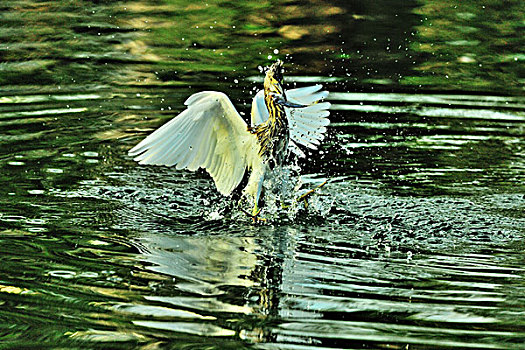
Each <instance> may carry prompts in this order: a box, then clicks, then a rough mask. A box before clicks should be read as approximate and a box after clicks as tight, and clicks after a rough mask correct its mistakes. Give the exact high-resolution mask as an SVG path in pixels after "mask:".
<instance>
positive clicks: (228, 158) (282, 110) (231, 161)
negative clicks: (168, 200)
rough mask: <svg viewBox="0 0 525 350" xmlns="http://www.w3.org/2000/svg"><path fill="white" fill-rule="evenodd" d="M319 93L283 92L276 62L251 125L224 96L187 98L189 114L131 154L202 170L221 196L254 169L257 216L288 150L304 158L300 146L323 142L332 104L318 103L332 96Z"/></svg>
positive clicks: (250, 190)
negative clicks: (269, 176)
mask: <svg viewBox="0 0 525 350" xmlns="http://www.w3.org/2000/svg"><path fill="white" fill-rule="evenodd" d="M320 90H321V85H316V86H310V87H305V88H299V89H292V90H288V91H287V92H285V91H284V89H283V88H282V63H281V62H280V61H278V62H277V63H275V64H273V65H272V66H271V67H270V68H269V69H268V71H267V72H266V76H265V80H264V90H262V91H259V93H257V95H256V96H255V98H254V100H253V103H252V113H251V126H250V127H248V125H247V124H246V122H244V120H243V119H242V118H241V116H240V115H239V113H238V112H237V111H236V110H235V107H234V106H233V104H232V103H231V101H230V99H229V98H228V97H227V96H226V95H225V94H223V93H221V92H216V91H204V92H199V93H196V94H193V95H192V96H190V97H189V98H188V99H187V100H186V102H185V105H187V106H188V108H187V109H186V110H184V111H183V112H182V113H180V114H179V115H178V116H177V117H175V118H173V119H172V120H170V121H169V122H168V123H166V124H165V125H163V126H162V127H160V128H159V129H157V130H156V131H155V132H153V133H152V134H151V135H149V136H148V137H147V138H145V139H144V140H143V141H141V142H140V143H139V144H138V145H136V146H135V147H133V148H132V149H131V150H130V151H129V154H130V155H132V156H135V158H134V159H135V160H136V161H138V162H139V164H151V165H166V166H173V165H176V167H177V169H184V168H186V169H189V170H192V171H194V170H197V169H198V168H204V169H206V170H207V171H208V173H209V174H210V175H211V176H212V178H213V180H214V181H215V185H216V186H217V189H218V190H219V192H220V193H222V194H223V195H229V194H231V192H232V191H233V190H234V189H235V188H236V187H237V186H238V185H239V183H240V182H241V180H242V178H243V176H244V174H245V172H246V170H250V171H251V174H250V177H249V179H248V183H247V185H246V187H245V188H244V190H243V194H244V195H245V196H247V197H249V198H251V199H252V200H253V205H254V208H253V211H252V215H253V216H256V215H257V214H258V212H259V210H258V202H259V197H260V195H261V191H262V184H263V182H264V179H265V174H266V173H267V171H268V170H269V169H272V168H274V167H276V166H282V164H283V163H284V161H285V159H286V157H287V155H288V150H289V149H291V151H292V152H293V153H295V154H296V155H298V156H301V157H304V156H305V155H304V153H303V152H302V151H301V150H300V149H299V147H298V146H297V144H300V145H303V146H306V147H309V148H314V149H315V148H316V146H317V145H319V141H321V140H322V139H323V138H324V135H323V134H324V132H325V131H326V127H325V126H326V125H328V124H329V120H328V119H327V118H326V117H327V116H328V115H329V112H328V108H329V107H330V104H329V103H328V102H322V103H317V102H318V101H319V100H321V99H323V98H325V97H326V96H327V95H328V92H326V91H320Z"/></svg>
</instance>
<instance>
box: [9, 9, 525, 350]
mask: <svg viewBox="0 0 525 350" xmlns="http://www.w3.org/2000/svg"><path fill="white" fill-rule="evenodd" d="M524 13H525V8H524V5H523V2H522V1H518V0H509V1H505V2H500V1H484V2H479V1H474V0H467V1H461V2H453V1H446V0H443V1H429V0H418V1H385V0H381V1H374V2H372V1H368V2H365V1H362V2H360V1H338V0H336V1H330V2H329V1H314V0H311V1H305V2H298V1H268V0H261V1H244V2H226V1H220V0H216V1H215V0H210V1H207V2H195V1H181V0H137V1H118V0H115V1H110V0H100V1H94V0H93V1H88V0H58V1H45V0H42V1H36V0H34V1H31V0H5V1H3V2H2V3H1V4H0V167H1V172H0V254H1V255H0V256H1V261H2V264H1V266H0V349H4V348H5V349H7V348H13V349H24V348H53V349H54V348H66V347H67V348H69V349H88V348H107V349H119V348H121V349H129V348H144V349H245V348H246V349H248V348H255V349H301V350H302V349H385V348H390V349H442V348H448V349H525V269H524V268H523V266H524V264H525V255H524V249H525V244H524V239H523V238H524V235H525V138H524V135H525V97H524V95H523V91H524V88H523V87H524V83H525V78H524V77H525V69H524V67H525V66H524V65H523V60H524V59H525V53H524V51H523V48H524V47H525V42H524V36H523V30H524V29H525V18H524V15H523V14H524ZM276 59H281V60H283V61H284V64H285V69H286V71H285V83H286V86H287V87H289V88H293V87H301V86H308V85H312V84H317V83H320V84H323V86H324V87H325V88H326V89H327V90H329V91H330V92H331V94H330V95H329V97H328V101H329V102H331V104H332V107H331V116H330V119H331V124H330V126H329V128H328V136H327V138H326V140H325V141H324V142H323V143H322V145H321V147H320V149H319V150H316V151H311V152H310V153H309V155H308V157H307V158H306V159H305V160H301V161H300V162H299V166H300V167H301V174H302V175H304V179H305V181H306V180H307V181H312V182H315V181H324V179H328V183H327V185H325V186H324V187H323V188H322V189H321V190H320V191H319V192H318V193H317V194H316V195H315V196H314V197H313V199H312V201H313V204H312V205H311V208H310V209H309V210H308V211H307V212H303V213H297V215H283V216H282V217H281V218H278V219H275V220H271V221H269V222H268V223H267V224H264V225H253V224H252V223H251V220H250V218H248V217H246V216H245V215H244V214H242V212H239V211H238V212H235V210H234V212H233V213H232V212H229V211H226V210H224V208H225V207H227V206H228V204H229V198H225V197H222V196H221V195H220V194H219V193H218V192H217V191H216V189H215V186H214V184H213V182H212V180H211V179H210V177H209V176H208V175H207V173H206V172H204V171H198V172H188V171H177V170H175V169H172V168H166V167H153V166H140V165H138V164H137V163H136V162H134V161H133V160H132V159H131V157H129V156H128V155H127V151H128V150H129V149H130V148H131V147H133V146H134V145H135V144H137V143H138V142H139V141H140V140H142V139H143V138H144V137H145V136H146V135H147V134H149V133H150V132H151V131H152V130H154V129H155V128H157V127H159V126H160V125H162V124H164V123H165V122H166V121H168V120H170V119H171V118H172V117H173V116H175V115H176V114H178V113H179V112H180V111H182V110H183V108H184V105H183V102H184V101H185V99H186V98H187V97H188V96H189V95H191V94H192V93H195V92H198V91H202V90H217V91H222V92H225V93H226V94H228V96H229V97H230V98H231V100H232V101H233V103H234V104H235V106H236V107H237V108H238V110H239V111H241V115H242V116H243V117H244V118H246V119H248V118H249V114H250V104H251V99H252V98H253V96H254V95H255V93H256V92H257V91H258V90H260V89H261V88H262V78H263V76H262V74H261V72H260V69H261V68H262V67H265V66H268V65H270V64H271V63H272V62H274V61H275V60H276Z"/></svg>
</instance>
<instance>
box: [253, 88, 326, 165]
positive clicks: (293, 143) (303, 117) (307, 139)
mask: <svg viewBox="0 0 525 350" xmlns="http://www.w3.org/2000/svg"><path fill="white" fill-rule="evenodd" d="M322 87H323V86H322V85H313V86H307V87H303V88H297V89H291V90H286V97H287V100H288V101H290V102H292V103H296V104H300V105H306V106H307V107H303V108H290V107H285V111H286V116H287V117H288V124H289V126H290V150H291V151H292V152H293V153H295V154H296V155H297V156H299V157H304V156H305V154H304V152H303V151H301V149H300V148H299V147H298V146H299V145H300V146H306V147H308V148H312V149H317V146H318V145H319V144H320V141H322V140H323V139H324V133H325V132H326V126H327V125H328V124H330V120H329V119H328V118H327V117H328V116H329V115H330V112H329V111H328V109H329V108H330V103H329V102H318V101H320V100H322V99H324V98H326V97H327V96H328V91H321V89H322ZM268 117H269V115H268V109H267V108H266V104H265V103H264V91H262V90H261V91H259V92H258V93H257V95H255V98H254V99H253V103H252V126H253V125H257V124H261V123H263V122H265V121H266V120H267V119H268Z"/></svg>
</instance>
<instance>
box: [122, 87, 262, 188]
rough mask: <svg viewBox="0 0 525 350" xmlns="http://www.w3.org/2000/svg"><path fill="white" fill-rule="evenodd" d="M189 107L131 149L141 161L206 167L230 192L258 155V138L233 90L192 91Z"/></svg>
mask: <svg viewBox="0 0 525 350" xmlns="http://www.w3.org/2000/svg"><path fill="white" fill-rule="evenodd" d="M184 104H185V105H187V106H188V107H187V109H186V110H184V111H183V112H182V113H180V114H179V115H178V116H177V117H175V118H173V119H172V120H170V121H169V122H167V123H166V124H164V125H163V126H162V127H160V128H159V129H157V130H156V131H154V132H153V133H152V134H151V135H149V136H148V137H146V138H145V139H144V140H142V142H140V143H139V144H138V145H136V146H135V147H133V148H132V149H131V150H130V151H129V155H131V156H135V158H134V159H135V160H136V161H138V162H139V164H150V165H166V166H173V165H176V166H177V169H189V170H192V171H194V170H197V169H198V168H199V167H200V168H204V169H206V170H207V171H208V173H210V175H211V177H212V178H213V180H214V181H215V185H216V186H217V189H218V190H219V192H220V193H222V194H223V195H225V196H227V195H229V194H230V193H231V192H232V191H233V190H234V189H235V188H236V187H237V186H238V185H239V183H240V182H241V180H242V178H243V175H244V172H245V170H246V168H247V167H252V164H253V162H254V161H256V160H257V157H258V151H259V150H258V146H257V142H256V138H255V136H254V135H253V134H251V133H250V132H248V130H247V125H246V123H245V122H244V120H243V119H242V118H241V116H240V115H239V113H238V112H237V110H236V109H235V107H234V106H233V104H232V103H231V101H230V99H229V98H228V96H226V95H225V94H223V93H221V92H215V91H204V92H199V93H196V94H193V95H191V96H190V97H189V98H188V99H187V100H186V102H184Z"/></svg>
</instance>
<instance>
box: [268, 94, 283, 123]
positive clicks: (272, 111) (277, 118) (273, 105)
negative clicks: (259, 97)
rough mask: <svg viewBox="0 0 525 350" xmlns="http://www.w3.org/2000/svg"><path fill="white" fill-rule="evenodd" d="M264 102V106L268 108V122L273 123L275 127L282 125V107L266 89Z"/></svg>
mask: <svg viewBox="0 0 525 350" xmlns="http://www.w3.org/2000/svg"><path fill="white" fill-rule="evenodd" d="M264 102H265V104H266V108H267V109H268V114H269V118H268V122H269V123H271V124H274V125H275V126H277V127H279V126H282V125H284V123H285V121H286V113H285V111H284V107H283V106H282V105H280V104H279V103H277V102H276V101H275V99H274V97H273V95H272V93H270V92H269V91H267V90H265V91H264Z"/></svg>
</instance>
